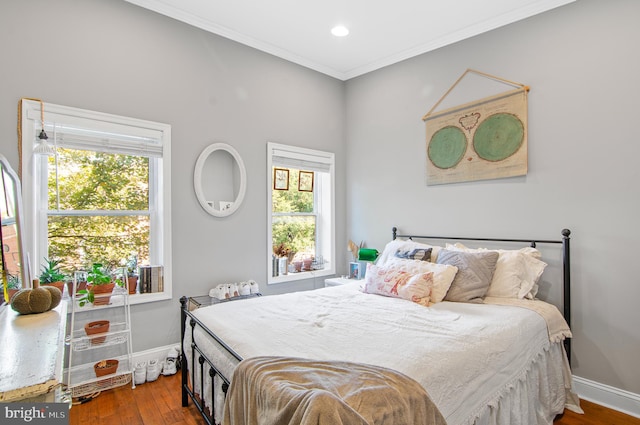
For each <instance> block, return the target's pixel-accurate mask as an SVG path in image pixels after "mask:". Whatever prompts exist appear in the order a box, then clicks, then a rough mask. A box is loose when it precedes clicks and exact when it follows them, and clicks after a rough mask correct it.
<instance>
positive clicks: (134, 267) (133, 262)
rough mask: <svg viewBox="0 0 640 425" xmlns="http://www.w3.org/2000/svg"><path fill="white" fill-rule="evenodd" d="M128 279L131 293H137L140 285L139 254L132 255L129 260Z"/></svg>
mask: <svg viewBox="0 0 640 425" xmlns="http://www.w3.org/2000/svg"><path fill="white" fill-rule="evenodd" d="M127 279H128V284H129V293H130V294H135V293H136V287H137V286H138V256H137V255H132V256H131V257H129V260H127Z"/></svg>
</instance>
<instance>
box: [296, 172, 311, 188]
mask: <svg viewBox="0 0 640 425" xmlns="http://www.w3.org/2000/svg"><path fill="white" fill-rule="evenodd" d="M298 192H313V171H300V172H299V173H298Z"/></svg>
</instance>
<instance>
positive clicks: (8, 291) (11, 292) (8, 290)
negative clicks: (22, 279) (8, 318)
mask: <svg viewBox="0 0 640 425" xmlns="http://www.w3.org/2000/svg"><path fill="white" fill-rule="evenodd" d="M18 291H19V289H12V288H7V294H8V295H9V302H11V297H13V296H14V295H15V294H16V292H18Z"/></svg>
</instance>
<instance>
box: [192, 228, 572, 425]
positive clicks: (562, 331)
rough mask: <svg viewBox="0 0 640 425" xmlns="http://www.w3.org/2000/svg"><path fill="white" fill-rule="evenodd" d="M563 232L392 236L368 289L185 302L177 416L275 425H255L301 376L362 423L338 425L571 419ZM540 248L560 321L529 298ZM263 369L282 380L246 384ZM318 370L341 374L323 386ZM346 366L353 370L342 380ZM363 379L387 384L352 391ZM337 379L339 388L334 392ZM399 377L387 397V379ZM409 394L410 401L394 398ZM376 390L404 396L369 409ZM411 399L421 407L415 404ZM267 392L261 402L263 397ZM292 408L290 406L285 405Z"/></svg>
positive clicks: (372, 268) (550, 308)
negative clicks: (548, 256)
mask: <svg viewBox="0 0 640 425" xmlns="http://www.w3.org/2000/svg"><path fill="white" fill-rule="evenodd" d="M569 236H570V232H569V231H568V230H566V229H565V230H563V231H562V238H559V239H558V240H540V239H526V240H525V239H498V238H463V237H442V236H418V235H411V234H399V233H398V232H397V229H396V228H393V238H392V241H391V242H389V243H388V244H387V246H386V247H385V249H384V251H383V253H382V255H381V256H380V258H379V259H378V261H377V262H376V263H375V264H371V265H369V267H368V270H367V276H366V277H365V279H364V280H360V281H354V282H352V283H349V284H346V285H341V286H335V287H328V288H321V289H317V290H313V291H304V292H295V293H288V294H283V295H277V296H265V297H256V298H251V299H246V300H242V301H238V302H235V301H234V302H227V303H220V304H216V305H212V306H209V307H203V308H199V309H196V310H192V311H190V308H189V303H188V299H187V298H186V297H183V298H182V299H181V329H182V344H183V356H182V358H183V367H182V403H183V406H187V405H188V403H189V401H190V400H191V401H193V402H194V403H195V405H196V406H197V408H198V410H199V411H200V412H201V414H202V416H203V419H204V421H205V422H206V423H208V424H213V423H218V424H219V423H223V422H224V423H225V424H233V423H234V422H233V418H230V417H229V416H230V415H232V416H233V414H235V415H236V417H242V418H243V419H242V420H241V421H239V422H238V421H237V418H236V422H235V423H242V422H244V423H247V424H249V423H270V422H271V423H276V420H275V419H274V420H273V421H269V420H266V421H265V420H264V418H265V416H264V415H266V414H271V413H272V411H273V405H274V403H275V404H277V403H276V402H275V401H273V400H275V398H274V394H273V393H272V392H270V391H273V388H278V389H284V390H283V396H286V397H292V394H293V397H294V398H295V397H296V396H297V395H299V394H301V392H300V391H299V390H300V388H301V386H303V384H301V381H299V380H298V378H300V379H303V376H304V379H306V378H307V376H313V377H316V378H317V377H318V376H321V378H320V380H319V381H314V382H312V383H311V384H309V385H308V386H310V387H313V388H314V389H316V388H319V387H321V386H322V385H323V382H332V386H330V388H322V393H321V394H322V397H318V398H317V399H318V400H320V399H323V400H322V402H323V403H325V402H327V400H326V397H325V395H327V394H328V395H329V399H330V400H329V402H331V403H333V402H336V403H341V404H340V406H343V405H345V404H346V405H347V406H345V412H347V413H345V415H347V416H348V415H350V414H353V412H351V410H350V408H351V407H353V408H354V409H355V411H356V412H355V416H357V417H358V419H357V420H358V421H360V420H362V421H361V422H357V421H356V422H350V420H343V419H340V420H341V421H342V423H344V424H350V423H363V424H364V423H380V424H382V423H384V424H395V423H415V422H416V419H415V418H413V419H406V418H405V419H404V420H400V419H397V418H400V417H403V416H402V415H404V414H405V413H406V411H407V410H410V411H412V412H413V413H415V412H414V410H415V411H420V412H422V410H416V409H417V408H416V407H415V406H416V405H419V406H420V408H422V407H423V402H424V404H425V405H426V406H427V407H425V408H426V409H427V410H428V409H433V416H434V418H435V419H433V420H429V421H424V422H423V423H425V424H427V423H433V424H442V423H447V424H449V425H456V424H478V425H480V424H483V425H484V424H492V425H493V424H518V423H521V424H547V423H552V421H553V419H554V417H555V416H556V415H558V414H561V413H562V412H563V411H564V409H565V408H568V409H571V410H574V411H577V412H580V406H579V400H578V398H577V396H576V394H575V392H574V391H573V388H572V381H571V371H570V363H569V359H570V352H571V345H570V339H569V338H570V336H571V334H570V330H569V324H570V281H571V279H570V250H569ZM434 241H436V242H434ZM462 242H465V243H472V244H474V243H475V244H487V243H489V244H495V245H497V246H498V247H499V249H494V248H492V247H490V249H487V248H486V247H477V248H469V247H467V246H466V245H463V244H462ZM541 244H543V245H549V246H557V247H559V255H560V256H561V260H560V261H559V267H558V269H559V280H560V281H561V282H560V283H561V284H562V289H561V291H560V293H561V295H562V298H563V300H562V303H560V307H561V309H562V310H563V312H562V314H560V312H559V309H558V308H557V307H556V306H554V305H553V304H550V303H546V302H543V301H540V300H538V299H537V297H536V295H540V294H541V293H543V292H544V291H539V289H538V285H539V284H540V282H541V281H540V278H541V275H542V271H543V270H544V269H545V267H546V265H547V263H544V262H543V261H542V260H541V259H540V252H539V251H538V250H537V246H538V245H541ZM505 245H509V249H505ZM427 252H428V255H427ZM426 256H428V258H425V257H426ZM431 259H433V260H436V261H429V260H431ZM424 260H427V261H424ZM427 263H429V264H427ZM487 280H488V281H489V282H488V283H487V282H486V281H487ZM554 302H556V303H557V300H554ZM243 359H246V361H243ZM292 362H294V363H292ZM292 364H294V366H293V367H292V366H291V365H292ZM245 365H249V366H246V367H245ZM252 365H253V366H252ZM273 365H278V367H280V365H283V366H282V368H281V369H278V373H279V374H274V370H273V369H269V371H268V372H267V373H268V374H269V375H268V376H269V377H272V376H275V377H276V378H274V379H279V380H278V381H277V382H276V383H275V384H274V383H273V382H271V383H270V385H271V387H269V388H268V389H267V390H265V389H264V388H262V389H260V388H254V387H253V384H254V382H257V381H259V382H263V381H264V382H267V381H266V380H265V378H264V376H262V375H256V374H255V373H257V372H256V371H257V370H260V371H262V370H265V368H269V367H272V366H273ZM247 367H253V369H251V370H249V371H247V369H246V368H247ZM273 367H275V366H273ZM360 368H362V371H360V370H361V369H360ZM327 370H332V371H333V370H335V371H339V373H338V372H336V374H335V375H333V376H330V377H327V375H326V374H325V372H326V371H327ZM349 370H351V371H356V370H358V371H359V372H358V373H354V375H353V376H352V377H350V378H346V377H347V375H348V374H347V373H346V372H345V371H349ZM292 371H293V372H292ZM369 372H370V375H371V376H375V379H384V381H382V383H381V382H377V381H372V383H371V384H368V383H367V384H358V385H357V386H358V388H354V385H351V386H350V387H349V385H350V384H353V381H354V380H357V378H358V377H359V376H368V375H367V373H369ZM381 372H385V373H387V372H389V374H390V375H386V374H382V373H381ZM240 376H242V377H243V378H242V379H241V378H240ZM257 376H259V378H257V379H256V377H257ZM381 376H382V378H380V377H381ZM246 377H249V378H246ZM283 377H284V378H283ZM336 377H338V378H336ZM341 377H342V378H341ZM334 378H335V379H339V378H340V379H342V381H341V382H339V384H336V385H333V382H334V381H333V379H334ZM404 378H406V380H400V381H398V382H400V383H399V384H398V385H397V387H398V388H397V391H396V387H395V386H394V385H395V384H394V385H392V384H391V383H392V382H396V379H404ZM245 380H246V381H247V382H244V381H245ZM309 382H311V381H309ZM305 383H307V381H305ZM385 383H388V385H387V384H385ZM413 384H417V385H418V386H419V389H416V388H415V387H412V385H413ZM242 385H244V386H243V387H242ZM344 385H347V387H345V386H344ZM234 387H238V389H235V388H234ZM345 388H347V389H345ZM406 388H412V390H411V391H404V392H407V393H408V392H410V393H411V394H408V395H409V396H411V397H413V398H411V397H407V396H408V395H407V394H404V393H403V389H405V390H406ZM365 390H366V391H367V392H366V393H364V392H363V391H365ZM382 390H389V391H392V392H393V395H392V396H393V397H400V398H398V400H395V399H394V402H393V403H389V404H392V405H393V406H391V407H390V409H391V410H392V411H389V412H385V413H380V409H381V407H380V404H379V403H378V404H376V405H375V406H373V407H372V406H366V405H365V401H370V400H374V401H375V400H376V399H377V398H376V397H377V395H378V394H379V393H380V394H382V392H381V391H382ZM419 390H424V393H425V394H426V401H425V400H423V399H422V398H420V399H419V400H415V394H417V393H418V392H419ZM227 392H229V394H230V395H227ZM332 392H333V393H339V394H338V396H336V397H334V395H333V394H331V393H332ZM356 393H357V394H356ZM264 394H267V397H268V398H267V399H260V397H265V395H264ZM305 394H306V392H305ZM345 394H348V395H349V396H348V397H351V396H352V395H353V396H354V398H353V399H349V398H348V397H347V396H345ZM354 394H355V395H354ZM316 395H317V394H316ZM225 397H226V402H227V406H226V407H223V406H224V404H225ZM382 397H383V398H385V400H390V399H389V398H388V397H391V396H389V394H387V393H385V394H384V396H382ZM335 398H337V399H338V400H337V401H336V400H334V399H335ZM409 398H411V399H409ZM314 400H316V399H314ZM345 400H346V401H345ZM354 400H356V401H354ZM363 400H364V401H363ZM291 403H292V402H291V399H290V398H286V399H285V400H284V401H283V402H282V403H281V405H282V406H285V405H286V406H289V405H291ZM372 403H373V402H372ZM403 403H404V404H403ZM416 403H417V404H416ZM267 404H270V406H268V407H269V409H271V410H269V409H265V407H264V406H265V405H267ZM256 406H257V407H256ZM309 406H311V405H310V404H309V400H308V399H304V400H302V401H301V402H300V404H299V405H296V409H297V410H296V412H294V413H292V416H289V417H288V419H287V420H286V421H285V420H281V419H278V420H277V423H291V424H293V423H302V422H303V420H302V419H300V418H302V416H300V415H303V416H305V415H306V416H305V417H308V416H310V415H311V413H310V412H312V411H313V409H312V407H309ZM331 406H334V405H331ZM354 406H355V407H354ZM402 406H413V407H410V408H407V407H402ZM260 408H262V409H263V410H259V409H260ZM256 409H257V410H256ZM358 409H360V410H358ZM316 410H318V413H317V414H318V415H319V416H318V417H317V418H315V419H314V421H315V423H323V422H322V421H323V420H324V423H338V422H336V421H337V420H338V419H336V418H335V417H322V415H324V414H325V413H323V412H325V411H328V410H331V411H334V410H335V411H338V409H337V408H334V407H331V408H324V409H323V408H319V409H316ZM369 410H371V413H370V412H369ZM256 411H257V412H258V413H256ZM229 412H231V413H229ZM265 412H266V413H265ZM300 412H302V413H300ZM314 414H316V413H314ZM429 414H430V415H431V413H429ZM278 415H281V413H280V412H279V413H278ZM295 415H298V416H295ZM367 415H368V416H367ZM376 415H378V416H380V415H381V416H380V418H377V417H376ZM394 415H395V416H394ZM420 415H423V416H424V414H423V413H420ZM257 416H262V419H261V420H262V422H260V420H259V419H260V418H257ZM276 417H278V418H282V417H283V416H274V418H276ZM345 417H346V416H345ZM362 418H364V419H362ZM390 418H391V419H390ZM393 418H396V419H393Z"/></svg>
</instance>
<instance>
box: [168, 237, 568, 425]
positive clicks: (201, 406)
mask: <svg viewBox="0 0 640 425" xmlns="http://www.w3.org/2000/svg"><path fill="white" fill-rule="evenodd" d="M392 231H393V240H395V239H396V238H407V239H412V240H413V239H414V238H415V239H427V240H428V239H431V240H462V241H478V242H509V243H511V242H513V243H528V244H529V246H531V247H533V248H535V247H536V244H539V243H540V244H561V245H562V265H563V277H562V280H563V316H564V318H565V320H566V322H567V324H568V325H569V326H571V264H570V251H569V242H570V237H569V236H570V235H571V231H570V230H569V229H563V230H562V239H561V240H545V239H537V238H534V239H508V238H507V239H501V238H474V237H459V236H425V235H414V234H406V235H403V234H398V229H397V228H396V227H393V229H392ZM187 317H188V318H189V326H190V328H191V356H190V357H191V358H190V359H188V358H186V356H185V350H184V348H185V347H184V337H185V335H186V332H187ZM196 327H199V328H201V329H202V330H204V331H205V332H206V333H207V334H208V335H209V336H210V337H211V338H212V339H213V340H214V341H216V342H217V343H218V344H220V346H221V347H222V348H224V349H225V350H226V351H227V352H228V353H229V354H230V355H231V356H232V357H234V358H235V359H236V360H237V361H238V362H240V361H242V357H241V356H240V355H239V354H238V353H236V352H235V351H234V350H233V349H232V348H231V347H229V346H228V345H227V344H226V343H225V342H224V341H223V340H222V339H221V338H220V337H218V336H217V335H216V334H215V333H213V332H212V331H211V330H210V329H209V328H207V327H206V326H205V325H204V324H203V323H202V322H201V321H200V320H198V318H196V317H195V316H194V315H193V314H192V313H191V312H190V311H189V299H188V298H187V297H182V298H180V330H181V332H180V335H181V348H182V365H181V373H182V385H181V388H182V406H183V407H186V406H188V404H189V399H191V400H192V401H193V403H194V404H195V406H196V408H197V409H198V411H199V412H200V414H201V415H202V418H203V419H204V421H205V422H206V423H207V424H208V425H214V423H215V395H216V389H215V385H214V383H213V379H214V377H216V376H217V377H218V378H219V379H221V380H222V391H223V392H224V393H225V394H226V392H227V389H228V388H229V385H230V381H229V379H228V378H227V377H226V376H224V375H223V374H222V372H220V370H219V369H218V368H217V367H216V366H215V365H214V364H213V362H212V361H211V360H210V359H209V358H208V357H207V356H206V355H205V354H204V352H203V351H202V350H201V349H200V347H198V345H197V343H196V342H195V329H196ZM564 346H565V351H566V353H567V358H568V360H569V363H571V339H569V338H566V339H565V340H564ZM196 353H197V354H196ZM196 357H197V363H198V364H199V371H200V373H199V380H200V389H201V392H204V391H203V389H204V379H205V364H206V365H207V366H208V368H209V370H208V372H207V373H206V375H208V376H209V378H210V379H211V381H212V383H211V399H210V403H211V405H210V406H211V412H212V413H211V415H209V414H208V413H207V403H206V401H205V398H204V397H203V395H200V396H198V395H197V394H196V393H195V391H194V389H193V384H194V383H195V381H196V369H197V367H196V366H195V364H196ZM190 382H191V385H190Z"/></svg>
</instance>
